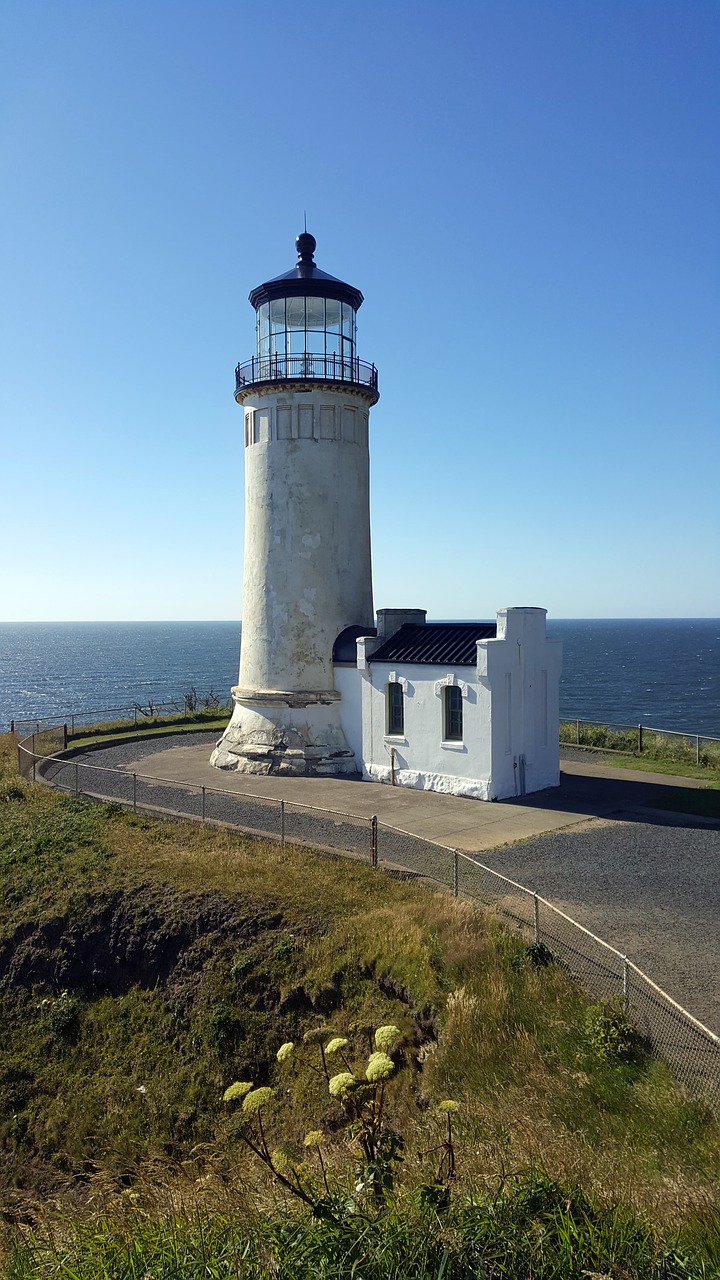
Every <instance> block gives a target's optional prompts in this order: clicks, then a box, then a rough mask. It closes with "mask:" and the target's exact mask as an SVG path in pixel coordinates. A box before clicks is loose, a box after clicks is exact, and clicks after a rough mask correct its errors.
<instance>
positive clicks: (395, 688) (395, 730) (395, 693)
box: [387, 680, 405, 738]
mask: <svg viewBox="0 0 720 1280" xmlns="http://www.w3.org/2000/svg"><path fill="white" fill-rule="evenodd" d="M387 731H388V737H393V738H395V737H402V735H403V734H404V732H405V708H404V705H403V687H402V685H401V684H400V682H399V681H397V680H391V681H390V682H389V684H388V686H387Z"/></svg>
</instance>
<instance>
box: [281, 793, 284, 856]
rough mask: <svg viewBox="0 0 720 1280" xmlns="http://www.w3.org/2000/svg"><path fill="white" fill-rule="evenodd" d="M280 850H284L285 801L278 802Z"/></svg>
mask: <svg viewBox="0 0 720 1280" xmlns="http://www.w3.org/2000/svg"><path fill="white" fill-rule="evenodd" d="M280 848H281V849H284V848H285V801H284V800H281V801H280Z"/></svg>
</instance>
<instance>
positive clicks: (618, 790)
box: [503, 769, 720, 827]
mask: <svg viewBox="0 0 720 1280" xmlns="http://www.w3.org/2000/svg"><path fill="white" fill-rule="evenodd" d="M503 803H504V804H510V805H517V806H520V807H527V808H532V809H548V810H557V811H559V812H564V813H578V814H586V815H587V816H588V817H593V818H602V817H609V816H610V815H611V814H616V813H618V812H623V813H625V811H626V810H628V809H643V810H647V809H651V810H655V813H651V814H648V813H643V816H642V820H643V822H648V823H656V824H659V825H663V824H665V823H667V822H672V821H673V815H682V818H683V825H684V826H688V827H693V826H696V827H704V826H706V825H707V820H708V819H711V820H713V821H716V822H720V791H717V790H713V789H708V790H704V789H702V788H690V787H673V786H668V784H667V783H664V782H654V781H650V780H648V781H643V782H639V781H636V780H635V779H632V778H628V779H625V778H622V779H621V778H608V777H589V776H588V775H587V774H575V773H566V772H564V771H563V770H562V769H561V772H560V786H559V787H549V788H548V789H547V790H546V791H534V792H533V793H532V794H531V795H528V796H518V797H517V798H515V799H511V800H505V801H503ZM695 818H697V819H699V820H698V821H694V819H695ZM702 819H704V820H705V821H703V820H702Z"/></svg>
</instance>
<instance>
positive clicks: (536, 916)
mask: <svg viewBox="0 0 720 1280" xmlns="http://www.w3.org/2000/svg"><path fill="white" fill-rule="evenodd" d="M533 929H534V930H535V946H537V945H538V943H539V942H540V907H539V904H538V896H537V893H534V894H533Z"/></svg>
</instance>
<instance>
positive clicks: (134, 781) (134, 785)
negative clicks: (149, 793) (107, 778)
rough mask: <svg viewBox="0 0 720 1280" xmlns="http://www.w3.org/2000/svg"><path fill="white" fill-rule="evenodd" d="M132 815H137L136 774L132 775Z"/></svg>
mask: <svg viewBox="0 0 720 1280" xmlns="http://www.w3.org/2000/svg"><path fill="white" fill-rule="evenodd" d="M133 813H137V774H136V773H134V774H133Z"/></svg>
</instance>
